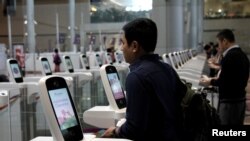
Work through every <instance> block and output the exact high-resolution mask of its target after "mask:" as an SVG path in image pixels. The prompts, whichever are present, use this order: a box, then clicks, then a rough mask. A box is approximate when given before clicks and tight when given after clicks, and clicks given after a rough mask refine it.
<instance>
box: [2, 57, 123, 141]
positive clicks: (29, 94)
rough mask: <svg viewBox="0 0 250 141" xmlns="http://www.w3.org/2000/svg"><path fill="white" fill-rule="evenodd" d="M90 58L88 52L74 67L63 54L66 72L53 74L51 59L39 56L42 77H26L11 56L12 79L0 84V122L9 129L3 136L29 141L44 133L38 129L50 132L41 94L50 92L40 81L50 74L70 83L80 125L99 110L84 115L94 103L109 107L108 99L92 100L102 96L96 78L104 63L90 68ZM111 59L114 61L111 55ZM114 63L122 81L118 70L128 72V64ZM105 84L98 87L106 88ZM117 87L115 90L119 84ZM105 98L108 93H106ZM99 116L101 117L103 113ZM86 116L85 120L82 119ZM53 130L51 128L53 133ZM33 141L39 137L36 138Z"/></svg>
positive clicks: (9, 67)
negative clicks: (76, 66)
mask: <svg viewBox="0 0 250 141" xmlns="http://www.w3.org/2000/svg"><path fill="white" fill-rule="evenodd" d="M93 55H95V60H96V62H97V63H98V61H100V60H101V59H98V54H93ZM107 55H108V54H107ZM121 55H122V54H121ZM88 57H89V58H91V57H93V56H91V55H90V56H88ZM87 59H88V58H87V56H86V55H81V56H80V60H81V62H82V66H83V69H79V70H74V68H73V63H72V61H71V59H70V57H69V56H63V62H64V66H65V70H67V71H66V72H60V73H52V71H51V67H50V64H49V61H48V59H47V58H46V57H40V58H39V61H40V66H41V68H42V69H41V71H42V74H43V76H34V77H30V76H29V77H24V78H23V77H22V75H21V71H20V68H19V66H18V62H17V61H16V60H15V59H9V60H8V61H7V68H8V72H9V75H10V81H11V82H9V83H1V84H0V89H1V93H2V95H1V97H0V99H1V100H0V104H1V105H0V107H1V111H0V112H1V113H2V115H1V116H2V117H3V118H1V120H4V119H5V121H1V123H2V124H4V125H3V126H1V127H6V128H5V129H9V130H5V131H7V132H6V133H2V135H1V137H2V139H3V140H6V141H8V140H15V141H19V140H20V141H26V140H31V139H32V138H35V137H37V136H39V135H40V134H41V133H37V131H41V132H48V129H49V126H48V125H51V124H48V123H49V122H48V120H47V121H46V120H45V116H44V115H47V114H46V112H45V111H43V110H42V109H44V105H43V104H42V102H41V101H42V96H43V95H48V92H47V93H44V94H43V93H42V90H41V85H40V84H39V81H40V80H42V79H43V78H46V76H49V77H51V78H54V77H59V78H62V81H60V83H62V84H63V81H65V84H66V85H65V86H67V89H68V93H69V94H70V96H71V97H72V102H74V103H75V104H74V105H75V106H73V107H75V109H76V111H77V113H79V114H78V116H75V117H77V118H78V117H79V121H80V122H79V123H80V125H82V123H84V122H85V123H88V122H87V121H88V119H89V118H92V117H91V115H92V114H96V112H91V114H86V116H84V118H83V113H84V111H85V110H87V109H88V108H90V107H93V105H102V104H103V105H106V107H110V106H108V103H109V102H106V104H105V103H103V102H100V103H98V102H99V101H98V100H92V99H95V98H98V97H99V96H97V94H98V95H99V93H96V91H98V88H97V87H96V85H95V84H96V81H100V79H99V80H98V78H101V73H100V71H99V68H100V66H101V63H99V65H97V66H96V67H91V66H89V64H91V63H90V61H89V60H87ZM109 59H110V60H111V57H110V58H109ZM88 63H89V64H88ZM107 63H110V64H111V63H113V62H111V61H110V62H107ZM113 65H114V66H116V67H114V68H115V70H116V69H117V70H118V71H117V72H116V73H117V74H116V73H115V74H116V75H117V80H116V81H117V82H116V83H118V84H120V81H119V79H118V78H119V77H118V72H122V73H124V74H126V73H127V72H128V68H127V64H126V63H123V62H118V63H117V64H113ZM104 67H105V66H104ZM112 77H113V75H112ZM113 78H114V77H113ZM100 82H101V81H100ZM100 82H99V83H100ZM101 83H102V82H101ZM86 84H88V88H87V91H86V88H85V87H82V86H84V85H86ZM102 87H103V86H102ZM102 87H99V88H101V89H103V88H102ZM120 87H121V85H120ZM113 88H114V87H113ZM114 89H116V86H115V88H114ZM2 91H3V92H2ZM92 94H93V95H92ZM104 94H105V93H104ZM111 95H112V94H111ZM112 96H113V95H112ZM7 97H8V98H7ZM102 97H106V96H105V95H103V96H102ZM124 99H125V96H124ZM10 100H11V101H10ZM101 100H103V98H101ZM124 104H125V103H124ZM6 107H7V108H6ZM105 109H106V108H105V107H104V108H103V110H104V111H105ZM109 109H113V108H109ZM14 110H16V112H15V113H13V111H14ZM114 110H115V108H114V109H113V111H114ZM90 111H92V110H90ZM109 111H110V110H109ZM109 111H108V112H109ZM104 113H105V112H104ZM124 113H125V110H123V117H124V115H125V114H124ZM97 114H102V115H103V113H100V112H97ZM108 114H109V113H108ZM7 117H8V118H7ZM98 117H99V118H101V116H100V115H99V116H98ZM111 118H112V117H111ZM83 119H84V120H86V121H83ZM6 120H8V121H9V122H6ZM100 121H102V119H100ZM113 121H114V122H115V118H114V119H113ZM104 122H105V121H104ZM114 122H113V123H112V124H110V126H111V125H114ZM6 123H8V124H6ZM13 125H14V126H13ZM90 125H91V122H90ZM57 126H59V125H57ZM93 126H94V125H93ZM53 129H54V128H53ZM53 129H52V128H50V132H51V133H52V132H53ZM58 129H59V128H58ZM41 135H50V133H42V134H41ZM52 135H53V134H52ZM41 138H42V139H43V138H44V137H39V138H38V140H40V139H41ZM85 138H87V139H88V138H94V136H93V135H91V136H87V137H85ZM33 140H36V138H35V139H33ZM45 140H50V138H49V137H45ZM52 140H61V139H57V138H56V137H55V136H54V135H53V138H52ZM102 140H103V139H102Z"/></svg>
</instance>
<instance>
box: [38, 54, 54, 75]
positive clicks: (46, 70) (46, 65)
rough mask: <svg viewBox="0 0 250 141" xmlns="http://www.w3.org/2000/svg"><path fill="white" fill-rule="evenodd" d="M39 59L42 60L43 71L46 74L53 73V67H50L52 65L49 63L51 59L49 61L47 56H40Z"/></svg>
mask: <svg viewBox="0 0 250 141" xmlns="http://www.w3.org/2000/svg"><path fill="white" fill-rule="evenodd" d="M39 60H40V62H41V64H42V65H41V66H42V69H43V71H42V72H43V73H44V75H46V76H47V75H52V70H51V68H50V65H49V61H48V59H47V58H45V57H40V58H39Z"/></svg>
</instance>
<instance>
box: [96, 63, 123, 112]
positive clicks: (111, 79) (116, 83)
mask: <svg viewBox="0 0 250 141" xmlns="http://www.w3.org/2000/svg"><path fill="white" fill-rule="evenodd" d="M100 73H101V78H102V82H103V86H104V89H105V92H106V94H107V97H108V100H109V104H110V105H111V107H112V108H115V109H122V108H125V107H126V97H125V94H124V91H123V89H122V87H121V83H120V80H119V76H118V72H117V70H116V68H115V67H114V66H112V65H103V66H102V67H101V68H100Z"/></svg>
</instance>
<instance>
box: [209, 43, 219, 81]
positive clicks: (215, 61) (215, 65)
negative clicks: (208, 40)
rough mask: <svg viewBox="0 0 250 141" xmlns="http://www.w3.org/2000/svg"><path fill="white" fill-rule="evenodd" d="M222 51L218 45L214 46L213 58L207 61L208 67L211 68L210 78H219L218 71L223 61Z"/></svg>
mask: <svg viewBox="0 0 250 141" xmlns="http://www.w3.org/2000/svg"><path fill="white" fill-rule="evenodd" d="M221 56H222V55H221V51H220V50H219V46H218V44H215V45H214V46H213V53H212V57H211V58H209V59H208V60H207V63H208V67H209V68H210V73H209V76H210V77H215V76H217V73H218V71H219V70H220V61H221Z"/></svg>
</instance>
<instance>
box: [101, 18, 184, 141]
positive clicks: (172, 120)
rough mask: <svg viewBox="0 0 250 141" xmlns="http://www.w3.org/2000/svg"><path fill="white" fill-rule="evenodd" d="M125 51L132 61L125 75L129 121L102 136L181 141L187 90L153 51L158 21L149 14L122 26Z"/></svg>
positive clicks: (123, 48) (126, 57)
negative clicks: (182, 102) (149, 16)
mask: <svg viewBox="0 0 250 141" xmlns="http://www.w3.org/2000/svg"><path fill="white" fill-rule="evenodd" d="M121 41H122V51H123V54H124V58H125V60H126V62H128V63H129V64H130V66H129V68H130V73H129V74H128V76H127V79H126V96H127V109H126V122H125V123H124V124H123V125H122V126H121V127H116V128H115V127H110V128H109V129H107V130H106V132H105V133H104V135H103V137H113V136H115V137H119V138H128V139H132V140H142V141H145V140H149V139H155V140H157V141H161V140H162V141H167V140H169V141H178V140H180V138H182V137H183V136H182V132H181V128H180V127H181V122H180V118H181V107H180V101H181V99H182V97H183V95H184V93H185V91H186V87H185V86H184V85H183V84H182V83H181V81H180V79H179V77H178V75H177V73H176V72H175V71H174V69H173V68H172V67H170V66H169V65H168V64H166V63H163V62H161V61H160V60H159V56H158V55H157V54H153V52H154V50H155V47H156V42H157V27H156V24H155V23H154V22H153V21H152V20H150V19H146V18H140V19H136V20H134V21H132V22H130V23H128V24H126V25H125V26H124V27H123V34H122V39H121Z"/></svg>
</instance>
